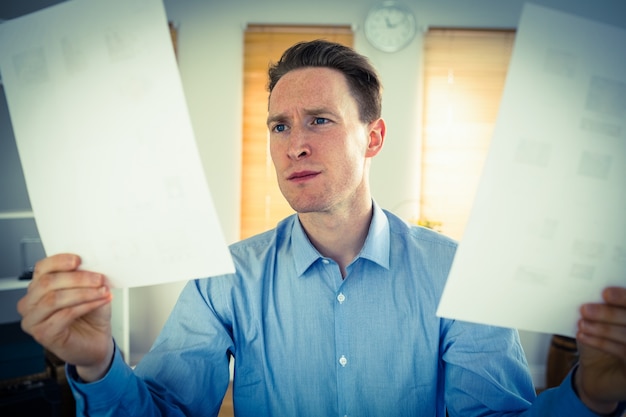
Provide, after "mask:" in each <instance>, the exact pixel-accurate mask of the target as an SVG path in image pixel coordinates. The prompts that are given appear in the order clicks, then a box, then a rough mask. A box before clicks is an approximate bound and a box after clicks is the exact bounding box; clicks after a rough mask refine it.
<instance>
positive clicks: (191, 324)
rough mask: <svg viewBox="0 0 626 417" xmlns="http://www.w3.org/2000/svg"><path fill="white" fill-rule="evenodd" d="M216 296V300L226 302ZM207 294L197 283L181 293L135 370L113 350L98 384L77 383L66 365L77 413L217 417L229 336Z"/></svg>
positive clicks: (225, 375) (226, 374)
mask: <svg viewBox="0 0 626 417" xmlns="http://www.w3.org/2000/svg"><path fill="white" fill-rule="evenodd" d="M211 280H218V278H211ZM218 284H219V283H218ZM217 287H218V288H217V290H219V285H217ZM216 292H217V294H216V298H217V299H218V300H220V299H223V298H224V294H220V293H219V291H216ZM205 295H206V294H205V293H204V291H203V290H201V288H200V286H199V285H198V282H197V281H191V282H190V283H189V284H188V285H187V286H186V287H185V288H184V289H183V291H182V293H181V295H180V297H179V299H178V301H177V304H176V306H175V307H174V310H173V311H172V313H171V315H170V317H169V318H168V320H167V322H166V323H165V326H164V327H163V330H162V331H161V333H160V335H159V336H158V338H157V340H156V341H155V343H154V345H153V347H152V349H151V350H150V352H148V353H147V354H146V355H145V356H144V358H143V359H142V360H141V362H140V363H139V364H138V365H137V367H136V368H135V369H134V370H133V369H131V368H130V367H129V366H128V365H127V364H126V363H125V362H124V360H123V358H122V355H121V353H120V351H119V349H118V347H117V346H116V349H115V354H114V358H113V361H112V364H111V367H110V368H109V371H108V372H107V374H106V375H105V376H104V377H103V378H102V379H101V380H99V381H95V382H91V383H83V382H81V381H80V378H79V377H78V374H77V373H76V368H75V367H74V366H72V365H68V366H67V376H68V381H69V384H70V387H71V389H72V392H73V394H74V397H75V399H76V414H77V415H78V416H90V417H94V416H129V417H130V416H142V417H149V416H187V415H205V416H217V415H218V412H219V408H220V406H221V403H222V399H223V397H224V394H225V392H226V389H227V387H228V382H229V368H228V365H229V355H228V352H229V351H230V350H231V349H232V337H231V336H230V334H229V332H228V329H227V327H226V326H224V324H223V323H222V321H221V320H220V318H219V315H218V314H217V311H216V310H215V309H214V306H213V304H212V302H210V301H209V300H208V299H207V298H206V297H205Z"/></svg>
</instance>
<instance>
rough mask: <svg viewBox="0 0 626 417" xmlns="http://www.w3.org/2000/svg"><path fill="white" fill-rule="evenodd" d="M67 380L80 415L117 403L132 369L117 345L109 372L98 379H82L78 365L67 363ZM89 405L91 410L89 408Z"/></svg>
mask: <svg viewBox="0 0 626 417" xmlns="http://www.w3.org/2000/svg"><path fill="white" fill-rule="evenodd" d="M65 372H66V375H67V380H68V383H69V385H70V388H71V389H72V393H73V394H74V398H75V399H76V411H77V414H78V415H81V414H80V413H79V411H80V412H83V413H84V414H88V411H89V412H94V411H95V410H102V409H104V410H106V409H110V408H111V404H114V403H117V401H118V398H119V396H120V395H121V392H123V391H124V390H123V388H122V387H123V386H124V385H126V383H127V381H129V377H130V376H131V375H132V373H133V371H132V369H131V368H130V367H129V366H128V365H127V364H126V362H124V359H123V358H122V354H121V352H120V350H119V349H118V348H117V345H115V351H114V353H113V361H112V362H111V366H110V367H109V370H108V371H107V373H106V374H105V375H104V377H102V379H99V380H98V381H93V382H85V381H82V380H81V378H80V376H79V375H78V372H76V366H74V365H70V364H67V365H66V367H65ZM87 406H88V407H89V410H87Z"/></svg>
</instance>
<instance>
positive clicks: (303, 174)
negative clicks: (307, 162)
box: [287, 171, 319, 181]
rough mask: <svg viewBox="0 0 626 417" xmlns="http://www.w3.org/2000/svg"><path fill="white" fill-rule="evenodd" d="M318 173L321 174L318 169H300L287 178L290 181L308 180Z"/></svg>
mask: <svg viewBox="0 0 626 417" xmlns="http://www.w3.org/2000/svg"><path fill="white" fill-rule="evenodd" d="M317 174H319V172H317V171H299V172H294V173H293V174H291V175H289V177H287V179H288V180H289V181H298V180H306V179H309V178H313V177H315V176H316V175H317Z"/></svg>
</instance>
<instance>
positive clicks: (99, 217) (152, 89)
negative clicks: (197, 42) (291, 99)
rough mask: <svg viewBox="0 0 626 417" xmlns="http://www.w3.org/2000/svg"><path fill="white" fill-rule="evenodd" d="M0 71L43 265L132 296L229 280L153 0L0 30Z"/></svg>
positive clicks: (73, 4) (86, 2)
mask: <svg viewBox="0 0 626 417" xmlns="http://www.w3.org/2000/svg"><path fill="white" fill-rule="evenodd" d="M0 72H1V73H2V80H3V83H4V87H5V91H6V96H7V101H8V104H9V111H10V114H11V121H12V124H13V129H14V133H15V137H16V142H17V146H18V151H19V154H20V159H21V161H22V166H23V169H24V174H25V178H26V183H27V187H28V192H29V196H30V200H31V203H32V208H33V212H34V214H35V219H36V222H37V227H38V230H39V233H40V235H41V239H42V242H43V245H44V248H45V251H46V253H47V254H54V253H60V252H72V253H77V254H79V255H81V257H82V258H83V268H84V269H89V270H94V271H99V272H102V273H104V274H106V275H107V276H108V277H109V278H110V279H111V280H112V281H113V283H114V284H115V285H116V286H119V287H135V286H143V285H151V284H159V283H165V282H171V281H177V280H187V279H191V278H196V277H205V276H212V275H217V274H223V273H228V272H232V271H233V270H234V267H233V264H232V259H231V258H230V254H229V252H228V248H227V246H226V244H225V242H224V238H223V235H222V231H221V229H220V226H219V222H218V219H217V216H216V213H215V209H214V206H213V201H212V199H211V195H210V192H209V189H208V187H207V184H206V180H205V176H204V172H203V169H202V166H201V162H200V159H199V155H198V151H197V148H196V143H195V139H194V135H193V131H192V127H191V123H190V120H189V116H188V113H187V107H186V103H185V98H184V95H183V90H182V85H181V82H180V77H179V74H178V69H177V65H176V59H175V56H174V52H173V48H172V43H171V39H170V35H169V30H168V25H167V19H166V16H165V11H164V8H163V4H162V2H161V1H160V0H134V1H125V0H106V1H104V0H102V1H96V0H73V1H69V2H65V3H60V4H59V5H57V6H53V7H51V8H48V9H44V10H42V11H39V12H36V13H34V14H31V15H28V16H24V17H22V18H19V19H15V20H11V21H8V22H5V23H3V24H2V25H0Z"/></svg>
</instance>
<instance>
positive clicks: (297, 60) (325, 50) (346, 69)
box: [267, 39, 382, 123]
mask: <svg viewBox="0 0 626 417" xmlns="http://www.w3.org/2000/svg"><path fill="white" fill-rule="evenodd" d="M307 67H325V68H331V69H334V70H337V71H339V72H341V73H342V74H343V75H344V76H345V77H346V80H347V82H348V87H349V88H350V92H351V94H352V96H353V97H354V99H355V100H356V102H357V105H358V106H359V118H360V119H361V121H362V122H364V123H369V122H371V121H374V120H376V119H378V118H379V117H380V115H381V107H382V106H381V95H382V85H381V83H380V80H379V77H378V74H377V72H376V69H374V67H373V66H372V64H371V63H370V62H369V60H368V59H367V57H365V56H363V55H361V54H359V53H357V52H356V51H355V50H354V49H352V48H349V47H347V46H345V45H341V44H338V43H334V42H328V41H325V40H319V39H318V40H314V41H310V42H300V43H297V44H295V45H293V46H292V47H290V48H289V49H287V50H286V51H285V52H284V53H283V55H282V56H281V58H280V60H279V61H278V62H277V63H275V64H272V65H270V68H269V71H268V74H269V83H268V85H267V89H268V90H269V93H270V95H271V94H272V90H274V87H275V86H276V83H277V82H278V81H279V80H280V79H281V78H282V76H283V75H285V74H287V73H288V72H289V71H293V70H296V69H299V68H307Z"/></svg>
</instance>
